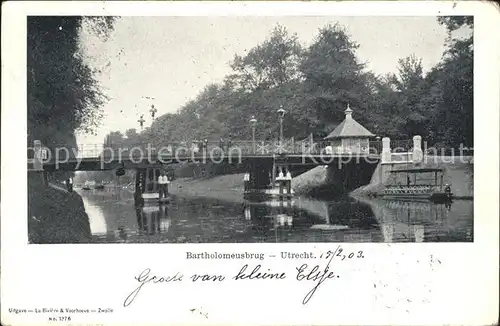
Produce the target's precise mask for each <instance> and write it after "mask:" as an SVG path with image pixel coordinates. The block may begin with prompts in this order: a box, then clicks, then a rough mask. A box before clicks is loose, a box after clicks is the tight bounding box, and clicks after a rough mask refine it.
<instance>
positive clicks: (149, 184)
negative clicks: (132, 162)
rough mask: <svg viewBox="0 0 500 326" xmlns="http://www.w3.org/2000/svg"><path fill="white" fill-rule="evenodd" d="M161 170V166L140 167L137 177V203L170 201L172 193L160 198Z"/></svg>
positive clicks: (153, 203)
mask: <svg viewBox="0 0 500 326" xmlns="http://www.w3.org/2000/svg"><path fill="white" fill-rule="evenodd" d="M160 172H161V170H160V169H159V168H143V169H139V170H138V171H137V173H136V178H135V193H134V199H135V205H136V206H147V205H158V204H166V203H168V202H170V195H169V194H167V196H166V197H162V198H160V190H159V185H158V177H159V176H160Z"/></svg>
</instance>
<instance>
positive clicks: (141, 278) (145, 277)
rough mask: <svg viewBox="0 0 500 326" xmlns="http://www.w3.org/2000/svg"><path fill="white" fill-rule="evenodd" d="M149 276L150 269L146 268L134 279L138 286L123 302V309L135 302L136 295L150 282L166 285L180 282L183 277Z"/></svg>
mask: <svg viewBox="0 0 500 326" xmlns="http://www.w3.org/2000/svg"><path fill="white" fill-rule="evenodd" d="M150 274H151V269H150V268H146V269H145V270H143V271H142V272H141V273H140V274H139V275H137V276H136V277H135V279H136V280H137V282H139V286H137V288H136V289H135V290H134V291H132V292H131V293H130V294H129V295H128V296H127V298H126V299H125V301H124V302H123V306H124V307H127V306H129V305H130V304H131V303H132V302H133V301H134V300H135V298H136V297H137V295H138V294H139V292H140V291H141V289H142V287H143V286H144V285H145V284H148V283H150V282H152V283H153V284H157V283H168V282H180V281H182V278H183V277H184V275H182V274H179V273H175V274H174V275H172V276H156V275H150Z"/></svg>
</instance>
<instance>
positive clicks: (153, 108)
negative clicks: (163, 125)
mask: <svg viewBox="0 0 500 326" xmlns="http://www.w3.org/2000/svg"><path fill="white" fill-rule="evenodd" d="M149 112H151V118H152V119H153V120H154V119H155V115H156V112H158V110H157V109H156V108H155V105H154V104H151V109H150V110H149Z"/></svg>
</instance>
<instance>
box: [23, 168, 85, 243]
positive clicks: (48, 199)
mask: <svg viewBox="0 0 500 326" xmlns="http://www.w3.org/2000/svg"><path fill="white" fill-rule="evenodd" d="M90 236H91V233H90V224H89V219H88V216H87V213H85V208H84V206H83V201H82V198H81V197H80V196H79V195H78V194H77V193H75V192H72V193H68V192H66V191H63V190H59V189H54V188H51V187H48V186H46V185H44V184H43V182H42V180H41V177H40V175H29V176H28V239H29V242H30V243H82V242H88V241H89V240H90Z"/></svg>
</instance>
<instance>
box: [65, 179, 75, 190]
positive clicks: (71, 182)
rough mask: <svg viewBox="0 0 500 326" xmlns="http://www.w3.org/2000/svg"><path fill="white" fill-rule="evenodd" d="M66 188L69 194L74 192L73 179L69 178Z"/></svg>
mask: <svg viewBox="0 0 500 326" xmlns="http://www.w3.org/2000/svg"><path fill="white" fill-rule="evenodd" d="M66 187H67V188H68V191H69V192H73V178H72V177H69V178H68V179H67V180H66Z"/></svg>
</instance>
